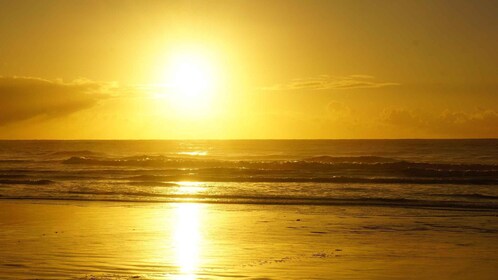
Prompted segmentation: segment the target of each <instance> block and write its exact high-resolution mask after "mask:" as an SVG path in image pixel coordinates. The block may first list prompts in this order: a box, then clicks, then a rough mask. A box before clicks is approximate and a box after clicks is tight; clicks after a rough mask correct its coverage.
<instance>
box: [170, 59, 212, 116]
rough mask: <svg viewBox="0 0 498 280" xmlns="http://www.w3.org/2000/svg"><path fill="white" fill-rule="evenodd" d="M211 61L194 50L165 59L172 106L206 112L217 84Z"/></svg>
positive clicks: (193, 111)
mask: <svg viewBox="0 0 498 280" xmlns="http://www.w3.org/2000/svg"><path fill="white" fill-rule="evenodd" d="M217 74H218V73H217V71H216V67H215V63H213V61H211V60H210V59H209V56H207V55H203V54H202V53H198V52H192V51H190V52H180V53H177V54H174V55H173V56H172V57H171V59H170V62H169V66H168V71H167V74H166V76H167V78H166V79H167V84H168V87H169V89H170V91H171V96H172V102H173V106H175V107H176V109H179V110H180V111H182V112H183V113H187V114H190V115H200V114H204V113H207V111H208V109H209V107H210V104H211V103H212V101H213V95H214V93H215V91H216V89H217V86H218V77H217Z"/></svg>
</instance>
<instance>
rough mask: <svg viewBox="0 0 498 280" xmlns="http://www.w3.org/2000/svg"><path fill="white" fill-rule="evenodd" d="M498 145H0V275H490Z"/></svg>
mask: <svg viewBox="0 0 498 280" xmlns="http://www.w3.org/2000/svg"><path fill="white" fill-rule="evenodd" d="M497 187H498V140H230V141H214V140H213V141H200V140H199V141H0V279H5V280H18V279H50V280H53V279H73V280H74V279H79V280H123V279H131V280H135V279H149V280H150V279H153V280H159V279H161V280H164V279H175V280H180V279H183V280H185V279H189V280H193V279H248V280H262V279H265V280H272V279H296V280H298V279H319V280H326V279H451V280H455V279H462V280H463V279H496V275H497V273H498V266H497V265H496V264H497V260H498V215H497V213H498V211H497V210H498V188H497Z"/></svg>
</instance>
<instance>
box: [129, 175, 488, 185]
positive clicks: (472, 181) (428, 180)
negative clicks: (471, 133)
mask: <svg viewBox="0 0 498 280" xmlns="http://www.w3.org/2000/svg"><path fill="white" fill-rule="evenodd" d="M127 179H129V180H132V181H133V180H140V181H152V182H165V181H166V182H173V181H199V182H253V183H254V182H268V183H276V182H294V183H375V184H455V185H458V184H474V185H494V184H498V179H494V178H490V179H486V178H362V177H344V176H334V177H259V176H258V177H256V176H250V177H244V176H241V177H222V176H220V177H216V176H196V175H178V176H160V175H140V176H136V177H129V178H127Z"/></svg>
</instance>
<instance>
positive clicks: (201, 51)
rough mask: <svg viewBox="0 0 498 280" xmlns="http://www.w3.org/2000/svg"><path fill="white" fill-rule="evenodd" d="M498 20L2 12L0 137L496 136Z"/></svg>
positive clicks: (434, 7)
mask: <svg viewBox="0 0 498 280" xmlns="http://www.w3.org/2000/svg"><path fill="white" fill-rule="evenodd" d="M497 13H498V1H484V0H483V1H459V0H448V1H439V0H438V1H418V0H417V1H415V0H413V1H356V0H347V1H56V0H51V1H48V0H47V1H42V0H35V1H8V0H5V1H3V0H0V38H1V42H0V138H2V139H87V138H89V139H149V138H154V139H163V138H164V139H184V138H202V139H208V138H214V139H219V138H244V139H251V138H292V139H296V138H305V139H308V138H467V137H472V138H480V137H498V67H497V65H498V51H497V50H498V16H496V15H497Z"/></svg>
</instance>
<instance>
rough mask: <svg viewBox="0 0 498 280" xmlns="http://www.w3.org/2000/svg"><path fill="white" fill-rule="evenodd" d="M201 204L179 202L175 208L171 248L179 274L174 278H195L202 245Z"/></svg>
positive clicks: (186, 279) (184, 279)
mask: <svg viewBox="0 0 498 280" xmlns="http://www.w3.org/2000/svg"><path fill="white" fill-rule="evenodd" d="M201 208H202V205H201V204H196V203H180V204H178V205H177V206H176V209H175V222H174V223H175V224H174V227H173V231H174V234H173V249H174V253H175V262H176V265H177V267H178V272H179V274H178V275H176V277H175V279H178V280H180V279H181V280H191V279H197V274H196V272H197V270H198V269H199V262H200V253H201V247H202V246H201V245H202V241H203V239H202V234H201V233H202V231H201V225H202V224H201V214H202V209H201Z"/></svg>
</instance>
